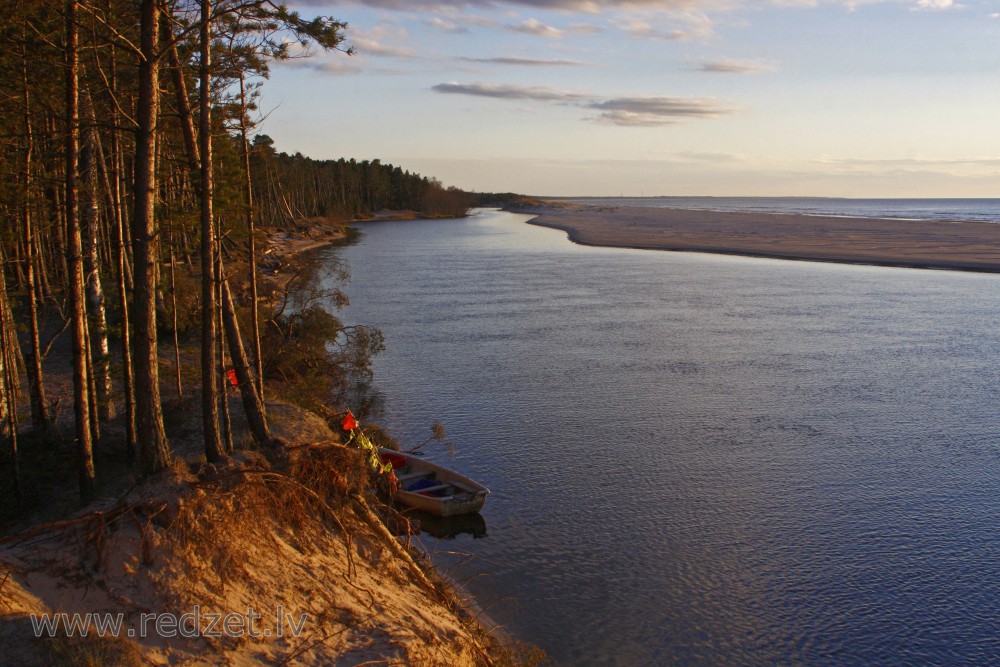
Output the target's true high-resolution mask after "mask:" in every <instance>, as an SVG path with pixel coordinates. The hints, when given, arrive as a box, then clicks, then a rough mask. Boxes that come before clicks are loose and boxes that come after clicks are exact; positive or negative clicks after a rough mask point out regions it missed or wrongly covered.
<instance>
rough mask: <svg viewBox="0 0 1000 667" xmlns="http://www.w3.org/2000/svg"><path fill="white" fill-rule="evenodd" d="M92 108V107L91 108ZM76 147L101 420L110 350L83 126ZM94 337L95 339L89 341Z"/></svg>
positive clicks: (90, 141) (89, 138)
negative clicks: (77, 149) (77, 146)
mask: <svg viewBox="0 0 1000 667" xmlns="http://www.w3.org/2000/svg"><path fill="white" fill-rule="evenodd" d="M91 111H92V110H91ZM81 134H82V139H81V146H80V175H81V179H82V185H83V195H84V200H83V203H84V205H83V209H82V211H81V216H80V223H81V231H82V233H83V270H84V275H85V276H86V286H87V305H88V309H89V311H90V318H91V322H92V323H93V325H94V326H93V328H94V331H92V332H91V334H92V340H91V342H92V343H93V346H92V347H93V350H92V352H93V354H92V356H91V359H92V363H93V368H94V374H93V383H94V386H95V387H94V388H95V389H96V395H97V412H98V416H99V417H100V420H101V421H105V422H106V421H110V420H111V419H113V418H114V406H113V405H112V403H111V349H110V346H109V344H108V320H107V314H106V312H105V308H104V287H103V285H102V284H101V271H100V258H99V257H98V247H99V246H98V228H97V227H98V215H99V214H100V205H99V203H98V202H99V192H98V179H97V168H96V165H97V160H96V150H95V148H96V136H95V135H96V132H95V131H94V129H93V127H91V126H89V125H88V126H86V127H85V128H84V129H83V131H82V133H81ZM93 338H96V341H95V340H93Z"/></svg>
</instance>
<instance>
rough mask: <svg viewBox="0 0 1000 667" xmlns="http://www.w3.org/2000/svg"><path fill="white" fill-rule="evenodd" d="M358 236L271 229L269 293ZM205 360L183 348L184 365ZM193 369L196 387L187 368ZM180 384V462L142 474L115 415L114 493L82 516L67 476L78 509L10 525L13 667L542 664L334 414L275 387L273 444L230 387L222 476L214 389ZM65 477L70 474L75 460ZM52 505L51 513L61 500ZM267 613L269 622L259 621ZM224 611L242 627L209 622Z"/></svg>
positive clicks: (31, 455)
mask: <svg viewBox="0 0 1000 667" xmlns="http://www.w3.org/2000/svg"><path fill="white" fill-rule="evenodd" d="M349 237H350V232H349V231H347V230H345V229H343V228H338V227H333V226H330V227H324V228H317V229H308V230H304V231H296V232H290V233H289V232H281V233H278V234H275V235H272V236H271V237H270V238H269V239H268V240H267V242H266V245H265V246H264V252H263V253H262V254H264V256H265V257H266V258H268V259H269V260H270V261H273V262H274V263H275V264H276V266H277V267H279V268H277V269H275V270H274V271H273V272H271V273H272V275H271V276H269V278H268V280H267V281H265V282H268V283H269V284H270V288H271V289H274V287H275V285H278V286H280V288H281V289H284V288H287V286H288V284H289V280H290V278H291V277H292V276H294V275H296V274H297V272H299V271H301V270H302V269H304V268H307V267H308V264H309V262H310V261H311V256H310V255H308V254H305V253H306V252H307V251H310V250H315V249H317V248H319V247H322V246H325V245H329V244H331V243H338V242H344V241H345V240H347V239H349ZM262 294H267V290H264V291H262ZM263 298H265V299H266V298H267V297H266V296H265V297H263ZM62 352H63V351H62V350H60V354H59V355H56V356H54V357H52V358H51V359H49V360H47V378H48V379H49V380H50V381H51V385H50V386H52V387H53V388H56V387H58V388H60V390H61V391H64V392H68V391H69V384H68V382H67V381H66V378H65V377H64V376H65V375H66V374H67V373H68V364H66V363H65V358H64V357H65V354H62ZM192 355H193V352H192V350H182V352H181V359H182V365H184V366H187V365H188V361H187V360H188V357H192V358H193V356H192ZM161 357H162V363H163V365H164V367H165V369H172V366H173V357H172V350H169V349H167V348H163V349H161ZM49 362H52V363H51V364H49ZM191 363H192V364H193V363H194V362H193V361H192V362H191ZM183 370H184V375H185V376H186V375H187V374H188V372H189V369H187V368H185V369H183ZM169 375H170V373H168V372H164V373H163V378H162V379H163V380H164V396H165V397H167V400H166V402H165V403H166V406H165V407H166V419H165V421H166V422H167V423H166V428H167V431H168V437H169V439H170V444H171V450H172V455H173V459H174V462H173V464H172V466H171V467H170V469H169V470H167V471H165V472H164V473H161V474H159V475H157V476H154V477H153V478H150V479H146V480H142V481H136V480H135V479H133V478H132V476H131V475H132V473H131V472H130V470H129V466H128V465H127V461H128V458H127V455H126V454H125V452H124V451H120V449H121V444H120V440H121V437H122V432H121V431H122V424H121V420H120V419H118V420H114V421H112V422H109V423H107V424H104V425H103V427H104V429H105V431H104V432H105V433H106V434H107V435H106V437H104V438H103V439H102V441H101V442H100V443H98V445H97V447H96V448H95V449H96V450H97V453H98V455H99V457H101V458H100V460H99V461H98V463H99V466H98V467H99V469H100V474H101V476H102V478H106V477H109V476H114V477H115V480H114V481H113V482H109V481H108V480H106V479H102V480H99V482H100V481H103V482H105V483H104V485H103V486H101V487H100V488H101V492H100V495H101V499H100V500H98V501H96V502H94V503H91V504H89V505H87V506H85V507H82V508H79V509H78V510H77V511H72V510H70V509H69V508H70V507H79V504H78V501H77V500H76V497H75V492H74V491H73V490H72V489H73V486H72V483H71V481H67V482H66V483H65V484H60V485H59V488H62V489H64V492H65V495H66V496H67V497H66V498H65V499H64V501H63V502H62V503H60V504H61V506H62V507H65V508H66V509H65V510H63V511H61V512H59V513H56V514H55V515H53V514H52V513H51V512H50V513H49V515H48V516H46V517H45V518H41V519H40V520H39V521H35V522H32V523H30V524H28V525H22V526H19V527H18V528H17V529H16V532H15V531H6V530H5V532H7V535H6V537H5V538H4V539H2V540H0V643H3V644H4V646H5V647H6V650H7V658H8V659H9V660H12V661H14V662H17V664H22V665H44V664H53V663H58V664H120V665H140V664H192V665H193V664H198V665H203V664H205V665H234V664H240V665H250V664H303V665H311V664H315V665H320V664H360V663H366V664H368V663H373V664H412V665H440V664H449V665H469V666H472V665H491V664H498V663H501V664H522V663H523V664H529V662H530V661H529V660H528V659H527V657H526V658H525V659H524V660H522V659H521V658H520V657H518V656H519V655H520V649H519V648H518V647H516V646H514V645H513V644H511V645H506V644H501V643H500V641H499V640H497V639H496V638H495V637H494V636H492V635H490V634H489V633H488V632H487V631H486V630H484V628H483V626H482V624H481V623H480V622H479V621H478V620H477V618H478V612H477V611H476V610H474V608H472V607H471V606H470V605H469V603H468V602H467V601H464V600H462V599H461V598H460V595H459V594H458V593H457V592H456V591H455V589H454V588H453V587H452V586H451V585H450V584H448V583H446V582H445V580H444V579H443V578H442V577H440V576H439V575H438V573H437V572H436V571H435V570H434V568H433V566H432V565H431V564H430V563H429V561H428V560H427V559H426V558H424V557H423V556H422V555H421V554H420V553H419V552H418V551H417V550H416V549H411V548H410V543H409V538H408V537H406V536H405V535H404V536H403V537H397V536H394V535H393V533H392V532H390V530H389V529H388V528H387V527H386V524H385V523H383V519H382V518H381V517H382V516H388V517H389V519H390V520H387V523H388V524H393V523H397V524H398V523H399V522H398V521H397V522H393V521H392V520H391V518H392V516H393V515H394V513H393V512H392V511H391V510H388V509H386V508H383V507H381V505H380V503H379V502H378V501H377V499H376V496H375V494H374V491H373V490H372V489H371V487H370V485H369V480H368V474H367V472H366V469H365V465H364V460H363V457H362V456H361V454H360V452H358V451H357V450H354V449H353V448H346V447H343V446H342V445H340V444H339V443H340V442H341V436H340V434H339V432H338V431H337V429H335V428H334V429H331V428H330V426H329V425H328V422H327V420H324V419H323V418H321V417H320V416H318V415H316V414H313V413H310V412H308V411H306V410H303V409H302V408H300V407H298V406H296V405H294V404H292V403H290V402H288V401H284V400H281V399H280V398H279V397H280V395H281V394H282V390H281V389H280V388H279V385H280V383H277V382H275V383H269V385H268V394H269V395H270V396H269V398H270V400H268V402H267V414H268V420H269V425H270V430H271V435H272V437H273V438H274V440H275V442H274V443H273V446H271V447H267V448H263V449H260V448H258V447H257V446H256V445H255V444H254V443H253V439H252V437H251V435H250V433H249V429H248V426H247V424H246V422H245V419H244V418H243V416H242V410H241V407H240V399H239V397H238V395H237V393H235V392H232V393H230V395H229V396H228V405H229V413H230V415H231V419H232V423H231V427H232V435H233V441H234V444H235V449H236V451H234V452H233V453H232V455H231V458H230V460H228V461H227V462H225V463H223V464H220V465H208V464H206V463H205V459H204V445H203V442H202V437H201V425H200V409H199V405H200V395H199V393H198V391H197V389H196V387H195V385H194V384H191V385H189V386H188V388H186V389H185V392H184V395H183V396H176V397H174V396H171V394H172V393H173V392H172V391H171V390H170V389H169V388H168V387H170V386H172V383H171V382H169V381H168V380H167V378H168V377H169ZM67 395H68V393H67ZM50 397H52V398H57V397H56V396H54V395H52V396H50ZM71 417H72V415H71V414H68V413H66V414H63V415H61V419H60V424H59V425H58V427H59V429H60V430H61V431H62V432H63V433H71V432H72V422H71ZM24 447H25V449H24V452H23V455H24V458H25V461H26V465H31V466H34V467H38V464H37V463H36V458H37V457H36V451H35V450H39V452H40V453H41V450H46V451H47V454H44V455H46V456H49V457H52V458H53V459H54V460H58V461H61V462H62V461H72V451H73V450H72V442H70V441H69V440H67V439H65V438H61V439H60V441H59V442H58V443H55V444H53V443H41V442H38V443H36V442H33V441H32V440H31V439H30V438H28V439H26V441H25V442H24ZM53 447H55V449H53ZM63 450H65V451H63ZM105 459H114V460H117V461H118V466H119V467H118V468H115V469H114V470H113V471H112V470H111V469H110V467H109V466H108V465H106V460H105ZM65 472H66V473H67V474H66V477H67V479H68V480H72V467H71V466H66V470H65ZM46 498H47V501H46V502H47V503H48V504H51V500H52V498H51V496H48V495H46ZM404 523H405V522H404ZM398 527H399V526H397V528H398ZM402 532H405V531H402ZM279 610H280V611H279ZM59 614H68V616H59ZM74 614H79V615H80V616H76V617H74V616H73V615H74ZM88 614H90V615H98V616H87V615H88ZM254 614H260V615H261V617H260V618H258V619H257V620H256V625H255V626H252V627H251V626H249V625H247V623H248V622H250V620H251V619H252V618H253V615H254ZM279 614H280V615H279ZM226 616H230V617H231V619H232V622H233V624H234V625H233V626H232V627H229V628H227V627H223V626H221V625H216V626H215V627H213V628H208V627H206V625H205V624H206V623H209V622H211V621H212V619H213V618H215V619H219V618H220V617H226ZM33 617H34V619H35V621H33V620H32V618H33ZM144 617H146V618H147V619H151V620H148V622H146V621H143V618H144ZM40 618H48V619H61V622H62V623H66V622H73V619H74V618H77V619H79V620H80V621H81V622H84V623H87V622H89V623H91V625H90V627H89V630H90V633H89V635H88V636H87V637H80V636H79V635H78V634H77V636H73V634H74V633H71V632H70V631H69V629H68V628H66V627H65V626H63V627H62V628H60V629H56V631H55V632H54V636H51V637H48V636H41V637H39V636H38V632H37V630H36V628H35V627H34V625H33V623H35V622H37V620H38V619H40ZM104 619H111V622H112V623H114V622H116V621H117V622H119V623H121V624H122V625H121V626H120V628H119V630H117V631H111V632H104V633H100V632H98V631H97V627H96V623H98V622H103V620H104ZM144 623H145V625H144ZM282 623H283V624H284V625H282ZM293 625H294V627H293ZM254 630H255V631H257V632H258V633H263V634H254V633H253V631H254ZM45 634H46V633H44V632H43V635H45ZM527 655H528V654H527V653H525V656H527Z"/></svg>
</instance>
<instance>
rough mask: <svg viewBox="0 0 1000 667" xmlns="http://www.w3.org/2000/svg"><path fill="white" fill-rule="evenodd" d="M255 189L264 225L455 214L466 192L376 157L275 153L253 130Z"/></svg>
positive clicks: (465, 205)
mask: <svg viewBox="0 0 1000 667" xmlns="http://www.w3.org/2000/svg"><path fill="white" fill-rule="evenodd" d="M250 164H251V172H252V174H253V178H254V188H255V189H256V190H257V191H258V192H260V193H262V201H261V206H260V214H261V216H262V218H263V219H264V220H266V221H267V222H266V223H265V224H269V225H281V224H285V223H287V222H290V221H293V220H296V219H302V218H312V217H327V218H332V219H337V218H343V217H353V216H357V215H361V214H364V213H367V212H370V211H378V210H381V209H397V210H399V209H407V210H413V211H417V212H418V213H420V214H422V215H425V216H428V217H458V216H462V215H465V212H466V211H467V210H468V208H469V196H468V195H467V194H466V193H465V192H463V191H461V190H457V189H455V188H448V189H445V188H444V187H442V185H441V183H439V182H438V181H437V180H436V179H431V178H427V177H425V176H420V175H419V174H412V173H410V172H409V171H404V170H403V169H402V168H400V167H395V166H393V165H391V164H382V163H381V162H380V161H379V160H371V161H369V160H362V161H361V162H358V161H357V160H355V159H353V158H352V159H350V160H345V159H343V158H341V159H339V160H314V159H312V158H308V157H304V156H303V155H301V154H299V153H296V154H295V155H288V154H287V153H277V152H275V150H274V145H273V142H272V140H271V138H270V137H268V136H267V135H263V134H258V135H257V136H256V137H255V138H254V141H253V145H252V146H251V149H250Z"/></svg>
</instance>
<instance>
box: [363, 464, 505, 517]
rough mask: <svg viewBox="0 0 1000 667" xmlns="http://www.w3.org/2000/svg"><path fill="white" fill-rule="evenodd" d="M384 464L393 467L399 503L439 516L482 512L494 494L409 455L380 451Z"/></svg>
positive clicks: (450, 472)
mask: <svg viewBox="0 0 1000 667" xmlns="http://www.w3.org/2000/svg"><path fill="white" fill-rule="evenodd" d="M378 452H379V456H380V457H381V458H382V461H383V462H384V463H388V464H390V465H392V467H393V472H394V473H395V475H396V480H397V481H398V482H399V488H398V489H397V490H396V493H395V494H394V495H393V498H394V499H395V500H396V502H398V503H401V504H403V505H408V506H409V507H415V508H417V509H420V510H423V511H425V512H430V513H431V514H435V515H437V516H456V515H459V514H471V513H474V512H478V511H479V510H481V509H482V508H483V505H484V504H485V503H486V496H488V495H490V490H489V489H487V488H486V487H485V486H483V485H482V484H479V483H478V482H473V481H472V480H471V479H469V478H468V477H466V476H465V475H462V474H460V473H457V472H455V471H454V470H449V469H448V468H445V467H444V466H439V465H437V464H436V463H431V462H430V461H425V460H423V459H422V458H420V457H419V456H414V455H413V454H407V453H406V452H394V451H392V450H391V449H384V448H382V447H379V450H378Z"/></svg>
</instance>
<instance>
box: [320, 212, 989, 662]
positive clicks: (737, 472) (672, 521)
mask: <svg viewBox="0 0 1000 667" xmlns="http://www.w3.org/2000/svg"><path fill="white" fill-rule="evenodd" d="M526 220H527V216H523V215H513V214H507V213H499V212H483V213H482V214H480V215H479V216H477V217H473V218H468V219H464V220H440V221H408V222H386V223H378V224H372V225H366V226H364V227H363V235H362V237H361V240H360V242H359V243H357V244H356V245H353V246H349V247H346V248H340V249H331V250H328V251H326V252H327V253H328V254H329V257H330V258H331V261H332V259H333V258H334V257H337V258H341V259H344V260H346V261H347V262H349V264H350V269H351V272H352V276H353V280H352V282H351V284H350V285H348V287H347V290H346V291H347V292H348V294H349V296H350V298H351V300H352V304H353V305H352V306H350V308H349V309H347V310H346V311H345V313H344V314H343V318H344V319H345V321H348V322H363V323H366V324H371V325H374V326H377V327H379V328H381V329H382V331H383V332H384V334H385V337H386V343H387V350H386V352H384V353H383V354H382V355H380V357H379V358H378V359H377V362H376V364H375V373H376V382H377V387H378V389H379V390H380V391H381V392H383V393H384V396H385V406H384V414H383V415H382V416H381V418H380V419H379V421H380V422H381V423H382V424H383V425H385V426H388V427H389V428H390V429H392V430H393V431H394V432H395V433H396V434H397V435H399V436H401V439H402V440H403V441H404V442H405V443H408V444H415V443H417V442H420V441H422V440H424V439H425V438H426V437H427V436H429V435H430V425H431V423H432V422H433V421H436V420H439V421H441V422H443V423H444V424H445V426H446V427H447V429H448V439H449V440H451V441H452V442H453V443H454V445H455V454H454V457H453V458H452V457H451V456H449V454H448V451H447V449H446V448H445V447H444V446H440V445H437V444H436V443H432V444H431V445H428V446H427V447H426V448H425V449H426V450H427V456H428V458H430V459H433V460H436V461H439V462H442V463H445V464H446V465H450V466H451V467H454V468H456V469H458V470H460V471H462V472H465V473H466V474H468V475H470V476H472V477H474V478H475V479H477V480H479V481H481V482H482V483H484V484H485V485H486V486H488V487H490V488H491V489H492V491H493V493H492V495H491V496H490V499H489V501H488V502H487V505H486V507H485V509H484V510H483V519H484V520H485V523H486V530H487V533H488V535H487V536H486V537H483V538H481V539H474V538H473V537H472V536H471V535H468V534H465V535H459V536H458V537H456V538H454V539H440V540H439V539H436V538H434V537H432V536H430V535H424V536H422V538H421V539H422V540H423V543H424V544H425V546H426V547H427V549H428V550H430V551H432V552H433V554H434V558H435V560H436V561H437V562H438V564H439V565H440V566H441V567H442V568H444V569H446V570H448V571H449V573H450V574H451V575H452V576H453V577H454V578H455V579H457V580H458V581H460V582H462V583H464V585H465V586H466V588H467V589H468V590H469V591H471V592H472V593H473V594H474V595H475V596H476V598H477V600H478V602H479V604H480V605H481V606H482V607H483V608H484V609H485V610H486V611H487V613H488V614H489V616H490V617H491V618H492V619H493V620H495V621H496V622H499V623H500V624H502V625H503V626H504V627H506V628H507V630H508V631H509V632H510V633H511V634H512V635H514V636H515V637H518V638H520V639H524V640H527V641H530V642H534V643H536V644H538V645H539V646H541V647H542V648H543V649H545V650H546V651H547V652H548V653H549V655H550V656H551V657H552V658H553V659H554V660H555V661H556V662H557V663H558V664H564V665H667V664H681V665H687V664H691V665H719V664H744V665H748V664H754V665H756V664H808V665H821V664H822V665H827V664H839V665H874V664H942V665H958V664H985V663H989V662H994V663H995V662H996V661H998V660H1000V614H998V612H997V610H998V604H1000V503H998V498H1000V474H998V471H1000V466H998V464H1000V449H998V438H997V435H998V431H1000V419H998V414H1000V364H998V360H1000V276H994V275H982V274H970V273H954V272H945V271H924V270H914V269H896V268H880V267H865V266H841V265H836V264H819V263H808V262H790V261H779V260H767V259H750V258H740V257H728V256H725V257H724V256H713V255H704V254H694V253H669V252H657V251H640V250H623V249H605V248H589V247H583V246H577V245H574V244H571V243H570V242H568V241H567V240H566V235H565V234H564V233H562V232H559V231H555V230H550V229H543V228H539V227H535V226H531V225H528V224H525V221H526ZM470 556H471V557H470Z"/></svg>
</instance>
